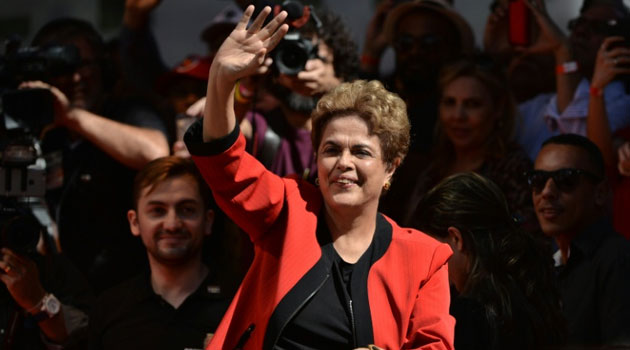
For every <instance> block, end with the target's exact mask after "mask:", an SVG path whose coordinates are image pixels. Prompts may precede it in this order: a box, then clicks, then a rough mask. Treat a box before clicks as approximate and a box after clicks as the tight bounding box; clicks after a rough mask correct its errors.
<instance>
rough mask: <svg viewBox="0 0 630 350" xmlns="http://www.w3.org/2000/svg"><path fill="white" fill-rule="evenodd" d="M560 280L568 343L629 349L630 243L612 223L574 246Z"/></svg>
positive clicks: (590, 232)
mask: <svg viewBox="0 0 630 350" xmlns="http://www.w3.org/2000/svg"><path fill="white" fill-rule="evenodd" d="M557 278H558V288H559V290H560V295H561V297H562V304H563V313H564V315H565V317H566V319H567V328H568V332H569V334H568V343H569V344H580V345H603V344H625V345H627V344H630V242H628V241H626V240H625V239H624V238H623V237H621V236H620V235H619V234H618V233H616V232H614V229H613V228H612V225H611V224H610V222H609V221H607V220H605V219H602V220H599V221H597V222H596V223H594V224H593V225H591V226H590V227H588V228H587V229H586V230H584V231H583V232H582V233H580V234H579V235H578V236H576V237H575V238H574V239H573V240H572V241H571V245H570V254H569V259H568V261H567V263H566V265H564V266H558V267H557Z"/></svg>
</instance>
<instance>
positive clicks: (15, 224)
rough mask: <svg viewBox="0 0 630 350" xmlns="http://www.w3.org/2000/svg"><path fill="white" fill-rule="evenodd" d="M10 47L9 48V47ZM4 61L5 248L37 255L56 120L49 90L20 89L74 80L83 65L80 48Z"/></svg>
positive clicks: (32, 50)
mask: <svg viewBox="0 0 630 350" xmlns="http://www.w3.org/2000/svg"><path fill="white" fill-rule="evenodd" d="M7 47H8V46H7ZM6 52H7V53H6V54H5V55H4V56H2V57H0V99H1V101H2V102H1V104H0V247H7V248H10V249H12V250H14V251H16V252H20V253H29V252H33V251H35V247H36V245H37V242H38V241H39V238H40V234H41V232H42V228H43V227H42V225H41V224H40V223H39V221H38V220H37V218H36V217H35V215H34V210H35V209H34V208H35V207H34V205H36V204H38V203H42V202H43V198H44V196H45V195H46V161H45V159H44V158H43V157H42V156H41V151H40V147H39V141H40V140H39V137H40V134H41V132H42V131H43V130H44V129H45V127H46V126H48V125H50V124H52V123H53V120H54V109H53V108H54V107H53V102H54V98H53V96H52V94H51V93H50V91H48V90H46V89H17V87H18V85H19V84H20V83H21V82H23V81H29V80H43V81H48V80H49V79H50V78H53V77H56V76H61V75H71V74H73V73H74V72H75V71H76V69H77V68H78V67H79V65H80V63H81V61H80V56H79V51H78V49H77V48H76V47H74V46H46V47H25V48H15V49H13V50H9V49H7V50H6Z"/></svg>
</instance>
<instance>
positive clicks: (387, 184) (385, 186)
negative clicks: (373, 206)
mask: <svg viewBox="0 0 630 350" xmlns="http://www.w3.org/2000/svg"><path fill="white" fill-rule="evenodd" d="M390 187H392V183H391V182H389V181H385V184H384V185H383V189H384V190H385V191H388V190H389V188H390Z"/></svg>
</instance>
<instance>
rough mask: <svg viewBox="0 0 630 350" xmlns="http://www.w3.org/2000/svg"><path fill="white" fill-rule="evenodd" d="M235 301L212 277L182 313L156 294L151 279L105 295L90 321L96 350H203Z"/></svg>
mask: <svg viewBox="0 0 630 350" xmlns="http://www.w3.org/2000/svg"><path fill="white" fill-rule="evenodd" d="M229 302H230V298H229V297H227V296H226V295H224V294H222V293H221V292H220V290H219V289H218V287H217V286H216V285H215V284H214V283H213V282H212V278H211V277H207V278H206V279H205V280H204V281H203V282H202V283H201V285H200V286H199V287H198V288H197V290H196V291H195V292H194V293H193V294H191V295H189V296H188V298H186V300H184V302H183V303H182V304H181V305H180V306H179V307H178V308H177V309H175V308H173V306H171V305H170V304H169V303H167V302H166V301H165V300H164V299H162V298H161V297H160V296H159V295H157V294H155V292H154V291H153V289H152V287H151V281H150V276H149V275H148V274H142V275H139V276H137V277H135V278H133V279H131V280H128V281H126V282H125V283H123V284H121V285H119V286H117V287H114V288H112V289H110V290H108V291H106V292H105V293H103V295H101V296H100V297H99V298H98V300H97V302H96V304H95V306H94V307H93V313H92V314H91V315H90V326H89V328H90V350H96V349H116V350H125V349H133V350H138V349H153V350H159V349H164V350H183V349H187V348H189V349H203V347H204V340H205V339H206V336H207V334H209V333H214V331H215V330H216V328H217V326H218V325H219V322H220V321H221V319H222V318H223V314H224V313H225V311H226V310H227V307H228V305H229Z"/></svg>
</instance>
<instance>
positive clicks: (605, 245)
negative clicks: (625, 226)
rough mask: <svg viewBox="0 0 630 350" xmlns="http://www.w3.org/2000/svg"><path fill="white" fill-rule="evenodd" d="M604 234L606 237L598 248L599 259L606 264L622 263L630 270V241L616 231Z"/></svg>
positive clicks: (597, 255)
mask: <svg viewBox="0 0 630 350" xmlns="http://www.w3.org/2000/svg"><path fill="white" fill-rule="evenodd" d="M602 234H603V236H604V237H603V238H602V241H601V243H600V245H599V247H598V248H597V253H596V257H597V259H598V260H599V261H600V262H601V263H604V264H621V266H625V269H627V270H628V271H630V241H628V240H627V239H625V238H624V237H623V236H621V234H619V233H617V232H615V231H610V232H602Z"/></svg>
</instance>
